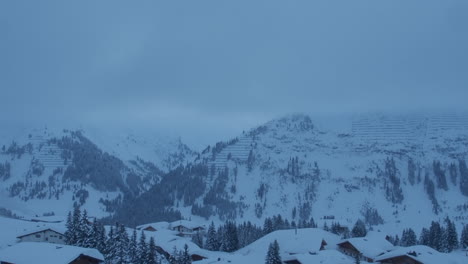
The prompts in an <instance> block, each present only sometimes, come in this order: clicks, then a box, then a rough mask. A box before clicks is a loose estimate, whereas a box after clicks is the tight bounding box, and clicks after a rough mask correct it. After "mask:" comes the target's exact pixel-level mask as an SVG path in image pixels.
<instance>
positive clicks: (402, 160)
mask: <svg viewBox="0 0 468 264" xmlns="http://www.w3.org/2000/svg"><path fill="white" fill-rule="evenodd" d="M0 143H2V144H0V147H1V151H0V187H1V188H0V195H1V199H0V207H3V208H6V209H9V210H12V211H13V212H14V213H16V214H19V215H42V214H47V213H49V214H50V213H51V212H54V213H55V214H59V215H64V214H65V213H66V212H68V211H69V210H70V209H71V208H72V206H73V204H78V205H81V207H83V208H85V209H87V210H88V211H89V213H90V215H94V216H98V217H101V216H106V215H109V214H112V215H113V216H114V218H115V219H116V220H119V221H121V222H124V223H127V224H131V225H136V224H142V223H147V222H154V221H159V220H165V221H172V220H178V219H179V218H181V217H185V218H197V217H200V218H206V219H212V220H215V221H224V220H227V219H237V220H250V221H253V222H254V223H255V222H256V223H262V222H263V219H264V218H265V217H269V216H273V215H277V214H281V215H283V217H285V218H288V219H290V220H295V221H296V222H297V221H299V220H302V219H309V218H310V217H314V218H315V220H316V221H317V222H318V223H319V225H323V224H324V223H325V222H326V223H327V224H328V225H331V223H332V222H339V223H340V224H343V225H347V226H351V225H353V224H354V222H355V221H356V220H357V219H358V218H363V219H364V220H365V221H366V222H367V223H368V224H369V225H376V224H384V225H385V226H386V227H382V228H388V229H395V230H398V232H400V231H401V229H403V228H406V227H413V228H417V229H419V228H420V227H421V226H428V225H429V224H430V221H432V220H441V219H443V218H444V217H445V216H450V218H452V219H453V220H454V221H455V222H456V223H458V224H459V225H461V223H463V222H466V221H467V220H468V168H467V166H466V160H467V153H468V116H467V115H457V114H447V115H366V116H355V117H346V118H345V117H343V118H336V119H333V120H332V119H323V118H322V119H312V118H311V117H309V116H308V115H304V114H294V115H288V116H286V117H283V118H280V119H275V120H272V121H270V122H267V123H266V124H263V125H261V126H258V127H256V128H254V129H252V130H250V131H248V132H245V133H243V134H241V135H239V136H238V137H236V138H234V139H231V140H228V141H225V142H218V143H216V144H214V145H213V146H208V147H207V148H206V149H204V150H203V151H202V152H201V153H196V152H194V151H192V150H190V149H189V148H188V147H187V146H186V145H185V144H183V143H182V142H181V141H180V140H179V139H175V140H174V139H167V138H163V139H159V138H158V137H156V136H152V135H146V136H141V135H138V136H137V134H136V133H132V132H128V131H117V132H116V131H113V132H112V133H104V132H103V131H102V130H99V129H82V130H79V131H78V130H58V129H55V130H54V129H51V128H48V129H46V128H43V129H39V130H37V129H36V130H26V131H21V132H18V133H14V134H9V135H7V136H2V142H0ZM3 146H4V147H3ZM180 165H182V166H180ZM114 212H115V214H114ZM459 229H460V228H459Z"/></svg>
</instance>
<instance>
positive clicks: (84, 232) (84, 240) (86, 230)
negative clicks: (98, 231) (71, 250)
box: [76, 209, 92, 248]
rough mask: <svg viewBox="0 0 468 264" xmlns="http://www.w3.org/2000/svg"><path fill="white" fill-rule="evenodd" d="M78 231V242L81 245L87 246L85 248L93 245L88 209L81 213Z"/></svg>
mask: <svg viewBox="0 0 468 264" xmlns="http://www.w3.org/2000/svg"><path fill="white" fill-rule="evenodd" d="M77 233H78V235H77V243H76V244H77V245H78V246H80V247H85V248H89V247H91V243H92V242H91V241H90V239H91V237H90V234H91V229H90V227H89V223H88V212H87V211H86V209H85V210H83V213H82V214H81V217H80V220H79V223H78V228H77Z"/></svg>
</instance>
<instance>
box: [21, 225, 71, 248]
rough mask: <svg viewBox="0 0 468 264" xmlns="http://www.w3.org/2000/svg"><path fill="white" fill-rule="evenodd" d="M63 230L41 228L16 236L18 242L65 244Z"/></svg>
mask: <svg viewBox="0 0 468 264" xmlns="http://www.w3.org/2000/svg"><path fill="white" fill-rule="evenodd" d="M64 233H65V232H64V231H63V230H59V229H56V228H50V227H43V228H39V229H35V230H29V231H25V232H24V233H23V234H21V235H19V236H17V237H16V238H18V239H19V241H20V242H48V243H54V244H63V245H64V244H65V235H64Z"/></svg>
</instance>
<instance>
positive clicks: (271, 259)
mask: <svg viewBox="0 0 468 264" xmlns="http://www.w3.org/2000/svg"><path fill="white" fill-rule="evenodd" d="M281 263H283V262H282V260H281V256H280V253H279V244H278V241H276V240H275V241H274V242H273V243H270V245H269V247H268V252H267V256H266V259H265V264H281Z"/></svg>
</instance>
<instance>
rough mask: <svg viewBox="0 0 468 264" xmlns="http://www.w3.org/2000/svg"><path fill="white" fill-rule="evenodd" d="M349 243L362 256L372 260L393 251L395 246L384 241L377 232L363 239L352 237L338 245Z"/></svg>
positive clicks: (382, 236)
mask: <svg viewBox="0 0 468 264" xmlns="http://www.w3.org/2000/svg"><path fill="white" fill-rule="evenodd" d="M346 242H349V243H350V244H351V245H353V246H354V247H355V248H356V249H357V250H359V252H361V253H362V254H363V255H364V256H366V257H370V258H374V257H376V256H378V255H380V254H382V253H386V252H388V251H390V250H393V249H394V248H395V246H393V245H392V243H390V242H388V240H387V239H385V235H383V234H382V233H378V232H371V233H369V234H367V236H365V237H354V238H349V239H346V240H342V241H341V242H339V243H338V244H343V243H346Z"/></svg>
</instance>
